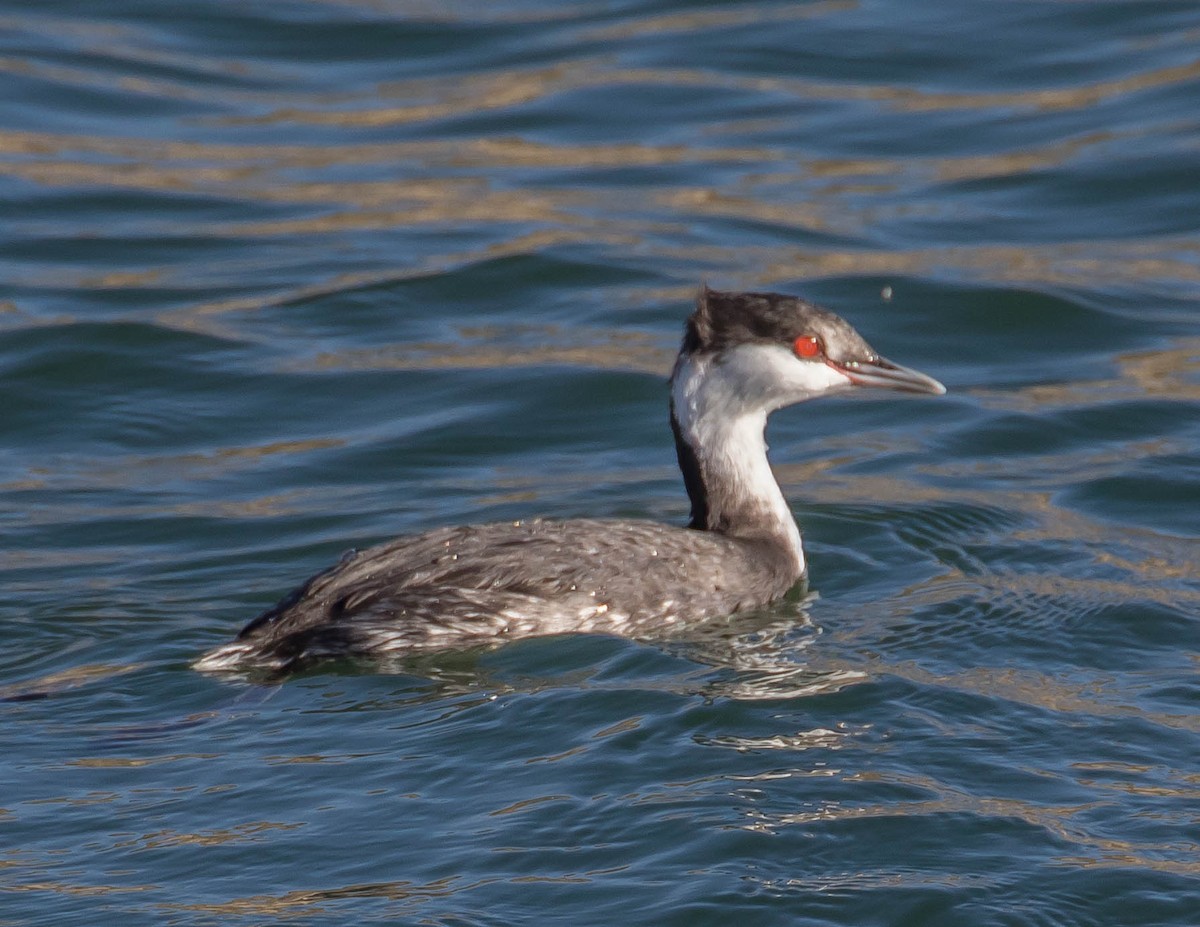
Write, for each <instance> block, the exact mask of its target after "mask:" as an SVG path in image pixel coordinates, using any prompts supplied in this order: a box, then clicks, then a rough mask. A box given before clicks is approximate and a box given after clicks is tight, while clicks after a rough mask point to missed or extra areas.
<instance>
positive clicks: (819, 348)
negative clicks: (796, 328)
mask: <svg viewBox="0 0 1200 927" xmlns="http://www.w3.org/2000/svg"><path fill="white" fill-rule="evenodd" d="M792 350H793V351H795V352H796V356H797V357H820V356H821V355H822V354H824V353H825V345H823V344H821V339H820V338H819V337H818V336H816V335H801V336H800V337H799V338H797V339H796V340H795V341H794V342H792Z"/></svg>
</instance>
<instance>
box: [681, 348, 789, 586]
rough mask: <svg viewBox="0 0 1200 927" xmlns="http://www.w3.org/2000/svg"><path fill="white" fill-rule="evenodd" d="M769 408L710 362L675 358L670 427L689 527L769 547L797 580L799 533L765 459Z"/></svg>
mask: <svg viewBox="0 0 1200 927" xmlns="http://www.w3.org/2000/svg"><path fill="white" fill-rule="evenodd" d="M768 411H769V410H768V409H766V408H763V407H761V405H755V404H754V403H752V402H750V401H748V399H747V397H746V395H745V394H744V393H743V391H742V389H741V382H740V380H739V378H738V377H737V376H735V375H734V374H733V373H731V372H729V371H728V370H726V369H723V367H722V365H720V364H717V363H715V362H714V361H713V360H712V359H710V358H705V357H688V356H682V357H680V359H679V362H678V363H677V364H676V366H675V372H674V374H673V375H672V378H671V428H672V430H673V431H674V433H675V449H676V452H677V453H678V455H679V467H680V469H681V470H682V471H683V480H684V485H685V486H686V487H687V493H688V498H689V499H690V500H691V503H692V518H691V523H690V527H692V528H698V529H701V530H705V531H715V532H718V533H720V534H724V535H727V536H729V537H735V538H740V539H743V540H748V541H755V542H759V543H765V544H767V545H769V546H770V547H771V548H772V549H773V550H775V551H777V552H778V553H779V554H780V556H781V558H783V559H786V561H787V562H788V565H789V568H790V569H793V570H794V573H795V577H794V578H796V579H799V578H800V576H802V575H803V574H804V566H805V562H804V549H803V547H802V546H801V543H800V529H799V528H798V527H797V526H796V519H795V518H794V517H793V515H792V510H791V507H790V506H789V505H788V503H787V500H786V499H785V498H784V496H783V492H782V490H780V488H779V483H778V481H777V480H776V479H775V474H774V473H773V472H772V471H771V465H770V463H769V462H768V460H767V444H766V439H765V430H766V425H767V412H768Z"/></svg>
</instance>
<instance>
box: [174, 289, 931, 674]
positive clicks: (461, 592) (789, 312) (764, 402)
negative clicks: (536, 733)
mask: <svg viewBox="0 0 1200 927" xmlns="http://www.w3.org/2000/svg"><path fill="white" fill-rule="evenodd" d="M803 337H809V338H811V339H815V340H816V342H818V343H819V345H820V350H819V352H815V351H814V349H811V348H806V350H805V351H803V352H801V350H800V348H798V347H796V346H795V341H796V339H797V338H803ZM671 380H672V395H671V425H672V429H673V431H674V433H675V438H676V445H677V448H678V451H679V462H680V467H681V469H682V470H683V474H684V480H685V484H686V488H687V491H688V495H689V497H690V498H691V502H692V521H691V525H690V526H689V527H688V528H682V527H674V526H671V525H663V524H658V523H655V522H649V521H632V520H618V519H574V520H570V521H548V520H547V521H543V520H534V521H528V522H525V521H521V522H503V523H498V524H486V525H468V526H465V527H456V528H440V529H437V530H435V531H431V532H428V533H426V534H421V535H416V536H413V537H404V538H399V539H397V540H394V541H391V542H389V543H386V544H382V545H379V546H377V547H372V548H370V549H369V550H364V551H356V552H351V553H350V554H347V555H346V556H345V557H343V558H342V560H341V561H340V562H339V563H337V564H335V565H334V566H332V567H331V568H329V569H328V570H325V571H324V572H322V573H319V574H317V575H316V576H314V577H312V578H311V579H310V580H309V581H308V582H306V583H305V584H304V585H303V586H301V587H300V588H298V589H296V590H295V591H294V592H292V593H291V594H290V595H288V596H287V597H285V598H284V599H283V600H282V601H280V602H279V603H278V604H277V605H275V606H274V607H272V608H270V609H268V610H267V611H265V612H263V614H261V615H260V616H259V617H258V618H256V619H254V620H253V621H252V622H250V624H248V625H247V626H246V627H245V628H244V629H243V630H242V632H241V633H240V634H239V635H238V636H237V638H236V639H235V640H234V641H232V642H231V643H229V644H225V645H223V646H221V647H218V648H216V649H215V650H212V651H210V652H209V653H208V654H206V655H205V656H204V657H203V658H201V659H200V660H199V661H198V662H197V664H196V665H197V667H198V668H200V669H205V670H222V669H229V668H237V667H243V666H252V667H253V666H257V667H264V668H270V669H273V670H282V671H286V670H289V669H292V668H294V667H296V666H298V665H300V664H302V663H304V662H307V661H310V660H314V659H320V658H324V657H336V656H383V655H389V654H391V655H396V654H399V655H403V654H409V653H419V652H423V651H429V650H435V649H444V648H450V647H461V646H471V645H475V644H484V643H487V644H490V643H495V642H498V641H502V640H505V639H510V638H514V637H524V636H531V635H537V634H557V633H567V632H603V633H613V634H622V635H630V636H647V635H650V634H652V633H654V632H656V631H660V630H661V629H663V628H667V627H670V626H672V625H674V624H677V623H680V622H685V621H701V620H705V619H708V618H713V617H717V616H721V615H728V614H732V613H734V612H737V611H740V610H744V609H749V608H756V607H759V606H762V605H764V604H766V603H768V602H770V601H771V600H773V599H775V598H778V597H779V596H781V595H782V594H783V593H784V592H786V591H787V590H788V589H789V588H790V587H791V586H793V585H794V584H795V583H796V582H797V581H798V580H799V579H801V578H802V576H803V575H804V571H805V565H804V554H803V550H802V547H801V543H800V535H799V531H798V529H797V528H796V523H795V520H794V519H793V518H792V515H791V511H790V509H789V508H788V506H787V503H786V500H784V498H783V495H782V493H781V492H780V490H779V486H778V484H777V483H776V482H775V479H774V477H773V475H772V474H771V471H770V467H769V465H768V464H767V460H766V445H765V444H764V443H763V429H764V426H765V423H766V417H767V415H768V414H769V413H770V412H771V411H773V410H774V409H777V408H780V407H782V406H784V405H789V404H791V403H794V402H799V401H802V400H804V399H809V398H813V397H815V396H818V395H822V394H826V393H829V392H835V391H839V390H844V389H849V388H852V387H853V386H855V385H868V386H886V387H890V388H894V389H906V390H910V391H916V392H931V393H937V392H942V391H943V388H942V387H941V385H940V384H938V383H936V381H933V380H931V379H929V378H928V377H925V376H924V375H923V374H919V373H916V372H915V371H911V370H907V369H905V368H903V367H897V366H896V365H894V364H890V363H889V362H887V361H885V360H883V359H882V358H880V357H879V356H878V355H877V354H875V352H874V351H873V350H872V349H871V348H870V346H869V345H867V343H866V342H865V341H863V339H862V338H861V337H860V336H859V335H858V333H857V332H855V331H854V329H853V328H851V327H850V326H849V325H848V324H847V323H846V322H844V321H843V320H842V319H841V318H839V317H838V316H836V315H834V314H833V313H831V312H828V311H827V310H824V309H820V308H819V307H816V306H813V305H812V304H811V303H807V302H804V301H803V300H799V299H796V298H794V297H789V296H783V295H779V294H771V293H766V294H763V293H742V294H734V293H718V292H715V291H712V290H708V289H705V290H704V291H703V292H702V293H701V294H700V297H699V299H698V301H697V308H696V311H695V312H694V313H693V314H692V316H691V317H690V319H689V320H688V324H687V328H686V330H685V335H684V340H683V345H682V348H681V350H680V355H679V360H678V362H677V363H676V366H675V371H674V373H673V374H672V378H671Z"/></svg>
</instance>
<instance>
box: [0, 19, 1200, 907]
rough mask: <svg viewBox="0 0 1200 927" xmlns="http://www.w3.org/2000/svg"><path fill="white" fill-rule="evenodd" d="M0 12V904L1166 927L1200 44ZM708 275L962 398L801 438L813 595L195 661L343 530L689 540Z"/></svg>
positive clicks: (585, 24)
mask: <svg viewBox="0 0 1200 927" xmlns="http://www.w3.org/2000/svg"><path fill="white" fill-rule="evenodd" d="M0 6H4V0H0ZM0 25H2V26H4V28H3V29H0V81H2V82H4V83H5V85H6V88H7V89H8V91H9V92H8V93H7V94H5V95H4V97H3V99H4V103H3V112H4V118H3V119H2V120H0V122H2V123H3V127H0V188H3V193H4V197H5V202H6V204H8V205H9V207H10V208H9V209H8V210H7V212H6V216H5V222H4V223H3V224H2V225H0V272H2V274H3V279H4V281H5V283H6V287H5V289H4V292H2V293H0V341H2V343H0V389H3V390H4V397H3V398H4V401H3V402H0V416H2V417H3V426H4V434H5V441H4V442H3V448H2V449H0V503H3V504H2V505H0V524H2V525H3V527H4V538H5V542H6V543H4V544H0V572H2V573H3V577H4V581H5V590H6V593H7V597H6V600H5V605H4V606H3V613H2V614H0V622H3V628H4V634H5V643H6V646H5V648H4V649H3V651H0V670H2V671H3V678H2V679H0V708H2V709H3V712H4V718H3V723H4V730H5V732H6V735H7V739H6V743H5V751H4V759H3V761H2V762H3V763H4V764H5V765H3V767H2V768H0V780H2V781H3V782H5V784H6V785H5V790H4V794H3V796H2V797H0V805H2V807H0V826H3V827H4V829H5V834H6V837H7V840H6V842H5V844H4V847H3V848H0V869H2V870H3V871H4V872H5V874H6V879H5V880H4V881H3V885H2V886H0V893H3V895H4V897H5V899H6V901H5V904H6V905H7V907H6V908H5V911H6V913H7V914H8V916H9V918H10V919H11V920H12V921H13V922H17V921H34V920H38V921H46V922H50V921H53V922H55V923H84V922H87V923H94V922H96V921H97V919H99V920H106V919H107V920H114V919H121V920H122V921H128V922H129V924H130V925H131V927H132V925H133V924H140V923H147V924H151V923H154V924H157V923H160V922H162V921H163V920H166V921H169V922H171V923H178V924H207V923H212V922H213V921H214V920H219V921H221V922H222V923H239V924H240V923H245V924H257V923H260V922H262V921H263V920H277V921H280V922H296V923H315V922H321V923H325V922H329V923H334V922H336V923H343V922H346V921H354V922H359V921H371V920H377V921H379V920H384V921H404V922H410V921H416V920H421V921H427V922H429V923H455V924H459V923H462V924H467V923H470V924H498V923H505V924H508V923H523V922H525V921H528V920H529V919H530V915H531V912H533V911H539V912H540V911H546V910H553V911H555V912H556V913H558V914H559V915H560V917H561V918H562V919H564V920H569V921H570V922H572V923H578V924H592V923H605V924H613V923H630V922H634V921H637V922H643V921H644V922H646V923H655V924H664V925H673V924H688V925H691V924H694V923H697V922H700V921H704V920H706V918H707V919H709V920H711V919H712V912H715V911H718V910H719V911H720V912H722V913H721V917H722V918H724V920H726V921H733V922H743V921H745V922H751V921H755V922H757V921H763V920H777V921H779V922H780V923H783V922H788V923H793V922H796V921H797V920H803V921H805V922H806V923H808V922H811V923H813V924H814V925H815V924H821V925H826V924H828V925H832V924H848V923H865V922H871V921H877V920H879V919H880V913H879V912H881V911H884V912H887V914H886V919H887V920H888V922H889V923H893V924H896V925H897V927H915V925H920V927H939V925H948V924H954V925H958V924H963V923H970V924H996V923H1001V922H1003V923H1018V922H1019V923H1022V924H1025V923H1029V924H1033V923H1039V924H1041V923H1054V924H1056V925H1057V924H1063V925H1072V927H1075V925H1078V927H1084V925H1094V924H1096V923H1097V922H1098V919H1101V920H1102V919H1105V918H1107V920H1108V921H1109V922H1112V923H1122V924H1127V925H1129V927H1140V925H1149V924H1154V925H1170V927H1191V925H1192V924H1193V923H1194V921H1195V911H1196V910H1197V909H1198V908H1200V902H1198V900H1197V899H1198V898H1200V895H1198V893H1197V890H1196V886H1197V884H1198V883H1197V878H1198V877H1200V871H1198V869H1197V865H1196V859H1197V845H1196V841H1195V839H1194V835H1193V834H1192V833H1191V831H1190V830H1189V827H1190V826H1191V824H1190V822H1193V821H1194V820H1195V819H1196V816H1197V808H1198V807H1200V793H1198V787H1200V783H1198V780H1197V776H1196V774H1195V772H1194V760H1195V757H1196V756H1197V755H1198V754H1200V745H1198V741H1197V735H1198V734H1200V731H1198V724H1197V720H1196V718H1197V715H1196V712H1195V710H1194V709H1195V701H1196V686H1195V677H1196V667H1197V652H1198V649H1200V648H1198V646H1197V637H1196V628H1197V623H1196V616H1197V614H1198V613H1200V586H1198V585H1197V582H1196V576H1198V575H1200V559H1198V553H1197V551H1198V550H1200V548H1198V546H1197V544H1196V535H1197V530H1196V524H1195V515H1194V511H1195V505H1194V502H1193V497H1194V495H1195V493H1194V486H1195V482H1196V479H1195V477H1196V454H1195V449H1196V446H1197V434H1196V428H1197V422H1198V421H1200V419H1198V418H1197V416H1196V413H1195V409H1196V407H1197V403H1198V402H1200V394H1198V388H1200V375H1198V372H1200V342H1198V341H1197V339H1196V335H1195V326H1194V322H1195V298H1196V289H1197V283H1198V282H1200V236H1198V235H1197V226H1196V218H1195V217H1196V216H1197V215H1200V198H1198V196H1200V194H1198V189H1197V185H1196V183H1195V176H1196V168H1195V151H1196V148H1197V140H1198V137H1200V135H1198V127H1200V122H1198V121H1197V115H1196V112H1197V111H1196V105H1195V99H1194V98H1195V86H1196V82H1197V78H1198V77H1200V56H1198V55H1197V52H1196V49H1197V44H1198V42H1200V24H1198V23H1197V17H1196V14H1195V11H1194V10H1192V9H1190V8H1189V7H1187V5H1186V4H1184V5H1180V4H1170V3H1166V4H1163V3H1159V4H1138V5H1124V6H1122V5H1120V4H1115V5H1114V4H1100V3H1095V2H1091V0H1082V2H1073V3H1049V4H1040V5H1014V4H996V3H986V2H985V3H979V2H967V3H964V4H960V5H958V6H956V8H955V15H954V16H951V17H948V16H947V15H946V11H945V9H943V8H941V7H940V6H939V5H937V4H921V3H916V4H913V3H895V2H882V3H874V4H870V5H866V4H862V3H860V2H857V0H816V2H811V3H760V2H749V3H738V4H719V3H718V4H715V5H714V4H687V3H678V2H665V3H661V2H659V3H654V4H647V3H639V2H633V3H625V4H622V5H613V4H608V3H597V2H591V0H584V2H577V3H570V4H561V3H544V2H537V0H514V2H511V3H498V4H490V5H480V4H469V3H462V2H458V0H443V2H438V3H430V2H421V0H387V2H376V0H306V2H303V3H293V4H290V5H278V4H276V5H261V4H259V5H242V6H241V7H237V6H234V5H230V4H222V3H211V2H208V0H180V2H177V3H175V4H172V5H171V7H170V13H169V14H167V13H165V12H164V11H163V10H159V11H157V12H156V11H153V10H150V9H149V7H147V8H142V7H139V6H137V5H132V4H128V3H126V2H123V0H114V2H113V3H109V4H104V5H95V4H93V5H92V6H91V7H89V8H88V9H82V8H81V9H80V10H78V11H75V12H72V13H67V12H56V11H55V10H53V9H49V8H47V9H42V8H41V7H38V6H36V5H30V4H27V3H26V4H21V3H12V2H9V3H8V4H7V7H5V8H4V9H0ZM702 282H708V283H710V284H712V285H713V286H715V287H719V288H726V287H727V288H734V287H745V288H756V289H762V288H778V289H784V290H788V291H797V292H803V293H805V294H806V295H809V296H810V297H811V298H813V299H815V300H817V301H819V302H822V303H827V304H829V305H830V306H832V307H833V308H835V309H836V310H839V311H842V312H844V313H845V314H846V315H847V317H849V318H850V319H851V320H852V321H853V322H854V323H855V324H856V325H858V326H859V327H860V328H861V329H862V330H863V332H864V334H866V335H867V336H868V338H869V340H871V341H872V343H873V344H876V345H877V346H878V347H879V348H880V350H882V351H883V352H884V353H885V354H887V355H889V356H891V355H894V356H895V358H896V359H897V360H900V361H902V362H905V363H912V364H913V365H914V366H917V367H919V368H921V369H928V370H929V371H930V372H931V373H934V374H936V375H938V376H939V378H940V379H944V380H945V381H946V382H947V384H948V385H949V386H950V394H949V395H948V396H947V397H945V398H944V399H943V400H941V401H939V402H938V403H919V402H909V403H900V402H889V401H879V402H855V403H851V402H828V403H823V404H820V405H819V406H818V405H817V404H814V405H813V407H811V408H810V407H805V408H803V409H798V410H793V411H791V412H789V413H785V414H781V415H780V416H778V417H777V419H776V420H774V421H773V423H772V429H771V433H770V437H771V441H772V444H773V445H774V451H773V460H774V464H775V466H776V468H777V471H778V475H779V477H780V479H781V481H782V482H783V485H784V488H785V491H786V493H787V495H788V497H789V499H791V500H792V504H793V507H794V509H795V511H796V514H797V516H798V518H799V519H800V521H801V524H802V525H803V527H804V531H805V538H806V545H807V547H808V549H809V552H810V554H811V570H812V576H811V582H812V588H813V589H814V590H815V592H814V593H813V594H806V595H804V596H799V595H797V596H796V597H794V598H793V599H791V600H788V601H785V602H782V603H779V604H778V605H777V606H776V607H774V608H772V609H768V610H764V611H763V612H761V613H757V614H754V615H750V616H738V617H737V618H736V619H734V620H731V621H729V622H726V623H721V622H717V623H714V624H712V625H709V626H706V627H704V628H697V629H689V631H688V633H687V634H684V635H680V636H673V637H669V638H664V639H662V640H654V641H628V640H619V639H615V638H606V637H578V636H575V637H572V636H566V637H560V638H550V639H538V640H528V641H521V642H518V643H516V644H513V645H510V646H505V647H501V648H496V649H490V650H489V649H481V650H476V651H472V652H467V653H448V654H437V655H428V656H426V657H422V658H420V659H416V660H409V661H398V662H397V663H395V664H393V665H386V666H382V667H381V666H379V665H373V666H370V667H366V666H363V665H348V664H336V665H330V666H325V667H321V668H320V669H319V670H316V671H313V672H310V673H307V674H300V675H297V676H295V677H293V678H290V679H288V680H287V681H286V682H285V683H283V684H271V683H272V681H270V680H253V679H250V680H247V679H241V678H225V679H210V678H201V677H198V676H197V675H196V674H194V673H193V672H191V671H190V669H189V668H188V667H189V666H190V663H191V661H192V660H194V659H195V657H196V655H197V654H199V653H201V652H202V651H203V650H204V649H206V648H207V647H209V646H212V645H213V644H215V643H217V642H219V641H220V640H223V639H226V638H227V637H228V635H229V634H231V633H233V632H234V631H235V630H236V628H237V627H239V626H240V625H241V624H242V623H243V622H244V621H245V620H246V619H247V618H249V617H250V616H251V615H253V614H254V613H256V612H257V611H258V610H259V609H261V608H262V607H263V606H265V605H266V604H269V602H271V601H273V600H275V599H276V598H277V597H278V595H280V594H282V593H283V592H284V591H286V587H287V586H288V585H290V584H291V582H292V581H293V580H295V579H297V578H299V577H302V576H304V575H307V574H308V573H311V572H312V571H313V570H315V569H317V568H319V567H321V566H322V565H324V564H327V563H329V562H331V561H332V560H334V559H336V557H337V555H338V553H340V551H341V550H343V549H344V548H345V547H347V546H350V545H360V544H364V543H370V542H372V541H374V540H378V539H381V538H383V537H387V536H390V535H394V534H398V533H401V532H410V531H419V530H422V529H425V528H429V527H433V526H435V525H441V524H448V523H456V522H467V521H481V520H502V519H506V518H510V517H524V516H529V515H534V514H538V515H546V516H560V515H561V516H572V515H585V514H591V515H622V516H630V517H655V518H661V519H663V520H666V521H673V522H679V521H681V520H682V519H683V518H684V517H685V514H686V500H685V498H684V496H683V493H682V487H681V486H680V480H679V475H678V471H677V468H676V466H675V463H674V460H673V457H672V448H671V441H670V435H669V432H668V431H667V428H666V422H665V398H666V396H665V386H664V384H663V379H664V378H665V376H666V373H667V371H668V370H669V367H670V364H671V361H672V357H673V353H674V350H675V346H676V344H677V343H678V337H679V325H680V321H681V318H682V315H683V313H684V312H685V311H686V308H687V305H688V304H689V303H690V302H691V300H692V299H693V297H694V294H695V291H696V288H697V287H698V286H699V285H700V284H701V283H702ZM884 294H886V295H884ZM9 908H11V909H12V913H9V911H8V909H9Z"/></svg>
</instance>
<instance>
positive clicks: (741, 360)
mask: <svg viewBox="0 0 1200 927" xmlns="http://www.w3.org/2000/svg"><path fill="white" fill-rule="evenodd" d="M712 373H713V374H720V376H721V379H723V380H725V381H726V383H727V384H728V386H729V387H731V388H733V389H734V390H736V391H737V392H738V393H739V394H740V398H741V401H742V402H743V403H744V404H745V405H746V406H748V407H753V406H754V405H758V406H759V407H760V408H762V409H763V410H764V411H767V412H771V411H774V410H775V409H779V408H782V407H783V406H787V405H791V404H792V403H795V402H803V401H804V400H806V399H815V398H816V397H817V396H822V395H825V394H827V393H831V392H839V391H841V390H843V389H848V388H849V387H851V386H853V383H852V382H851V380H850V378H849V377H848V376H846V375H845V374H844V373H842V372H841V371H839V370H836V369H834V368H833V367H831V366H829V365H828V364H826V363H825V362H823V361H819V360H801V359H800V358H798V357H796V355H795V354H793V353H792V352H791V351H790V350H788V349H787V348H785V347H783V346H781V345H773V344H748V345H742V346H741V347H737V348H734V349H733V350H731V351H727V352H725V355H724V357H723V358H722V360H721V363H719V364H716V365H714V366H713V368H712Z"/></svg>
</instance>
